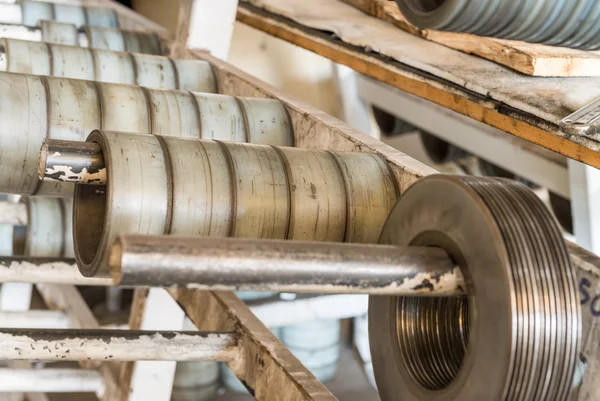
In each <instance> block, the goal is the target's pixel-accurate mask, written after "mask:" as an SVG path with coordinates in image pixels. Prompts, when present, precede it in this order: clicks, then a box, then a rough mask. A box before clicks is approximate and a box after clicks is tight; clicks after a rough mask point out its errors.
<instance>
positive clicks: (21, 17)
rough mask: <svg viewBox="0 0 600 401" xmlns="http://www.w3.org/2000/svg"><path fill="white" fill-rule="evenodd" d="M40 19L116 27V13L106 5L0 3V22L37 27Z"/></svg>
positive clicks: (117, 21)
mask: <svg viewBox="0 0 600 401" xmlns="http://www.w3.org/2000/svg"><path fill="white" fill-rule="evenodd" d="M40 21H56V22H59V23H68V24H74V25H75V26H77V27H79V26H82V25H90V26H99V27H111V28H118V27H119V20H118V17H117V13H116V12H115V10H113V9H112V8H108V7H104V8H101V7H83V6H79V5H69V4H54V3H48V2H38V1H29V0H25V1H21V2H20V3H15V4H0V23H2V24H17V25H25V26H27V27H31V28H34V27H37V26H38V24H39V22H40Z"/></svg>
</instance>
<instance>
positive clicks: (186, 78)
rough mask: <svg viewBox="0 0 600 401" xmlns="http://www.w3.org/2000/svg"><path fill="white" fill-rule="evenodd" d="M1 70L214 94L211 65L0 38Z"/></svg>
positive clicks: (199, 61)
mask: <svg viewBox="0 0 600 401" xmlns="http://www.w3.org/2000/svg"><path fill="white" fill-rule="evenodd" d="M0 70H2V71H6V72H16V73H23V74H34V75H48V76H55V77H63V78H74V79H85V80H90V81H98V82H108V83H119V84H132V85H140V86H147V87H151V88H161V89H180V90H189V91H196V92H208V93H215V92H216V91H217V88H216V82H215V77H214V74H213V73H212V68H211V66H210V64H209V63H208V62H206V61H203V60H175V59H171V58H168V57H163V56H152V55H147V54H141V53H126V52H115V51H111V50H99V49H91V48H84V47H79V46H66V45H58V44H51V43H45V42H34V41H24V40H17V39H0Z"/></svg>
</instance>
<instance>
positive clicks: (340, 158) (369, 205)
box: [332, 153, 400, 243]
mask: <svg viewBox="0 0 600 401" xmlns="http://www.w3.org/2000/svg"><path fill="white" fill-rule="evenodd" d="M332 154H333V155H334V156H335V158H336V160H337V162H338V164H339V166H340V169H341V172H342V176H343V177H344V182H345V184H346V201H347V209H346V210H347V220H346V234H345V242H360V243H375V242H377V240H378V239H379V234H380V233H381V227H382V226H383V224H384V223H385V220H386V219H387V217H388V215H389V212H390V210H392V208H393V207H394V205H395V204H396V200H397V199H398V195H399V194H400V191H399V189H398V185H397V183H396V180H395V179H394V176H393V174H392V171H391V170H390V167H389V165H388V164H387V162H386V161H385V160H384V159H383V158H381V157H379V156H378V155H375V154H372V153H332Z"/></svg>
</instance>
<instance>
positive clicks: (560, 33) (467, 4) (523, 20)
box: [396, 0, 600, 49]
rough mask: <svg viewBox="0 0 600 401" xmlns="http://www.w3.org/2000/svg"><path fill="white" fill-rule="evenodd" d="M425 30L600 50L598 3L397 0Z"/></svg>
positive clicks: (589, 1) (406, 15)
mask: <svg viewBox="0 0 600 401" xmlns="http://www.w3.org/2000/svg"><path fill="white" fill-rule="evenodd" d="M396 3H398V6H399V7H400V10H401V11H402V14H403V15H404V16H405V17H406V18H407V19H408V21H409V22H410V23H412V24H414V25H416V26H418V27H419V28H422V29H437V30H443V31H451V32H467V33H472V34H475V35H480V36H492V37H498V38H503V39H513V40H524V41H528V42H539V43H545V44H551V45H557V46H566V47H573V48H580V49H598V48H599V47H600V30H599V29H598V24H597V23H596V22H597V20H598V16H599V15H600V5H599V4H598V2H597V1H592V0H582V1H556V0H545V1H540V0H528V1H516V0H505V1H484V0H474V1H464V0H435V1H431V0H396Z"/></svg>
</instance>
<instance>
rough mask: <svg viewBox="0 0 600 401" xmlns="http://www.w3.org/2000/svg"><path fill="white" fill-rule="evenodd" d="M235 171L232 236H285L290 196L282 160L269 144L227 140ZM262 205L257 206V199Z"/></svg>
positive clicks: (233, 174) (233, 172)
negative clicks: (252, 144) (253, 144)
mask: <svg viewBox="0 0 600 401" xmlns="http://www.w3.org/2000/svg"><path fill="white" fill-rule="evenodd" d="M223 146H225V148H226V152H227V155H228V158H229V160H230V163H231V170H232V177H233V179H232V184H233V185H232V190H233V197H234V199H235V203H234V205H235V209H234V214H233V218H232V228H231V231H230V235H231V236H233V237H243V238H286V236H287V232H288V224H289V211H290V196H289V191H288V182H287V177H286V171H285V167H284V165H283V161H282V160H281V158H280V157H279V155H278V154H277V151H276V150H275V149H274V148H272V147H268V146H248V145H242V144H237V143H227V142H224V143H223ZM257 201H259V202H260V203H261V207H260V208H257V207H255V205H256V202H257Z"/></svg>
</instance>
